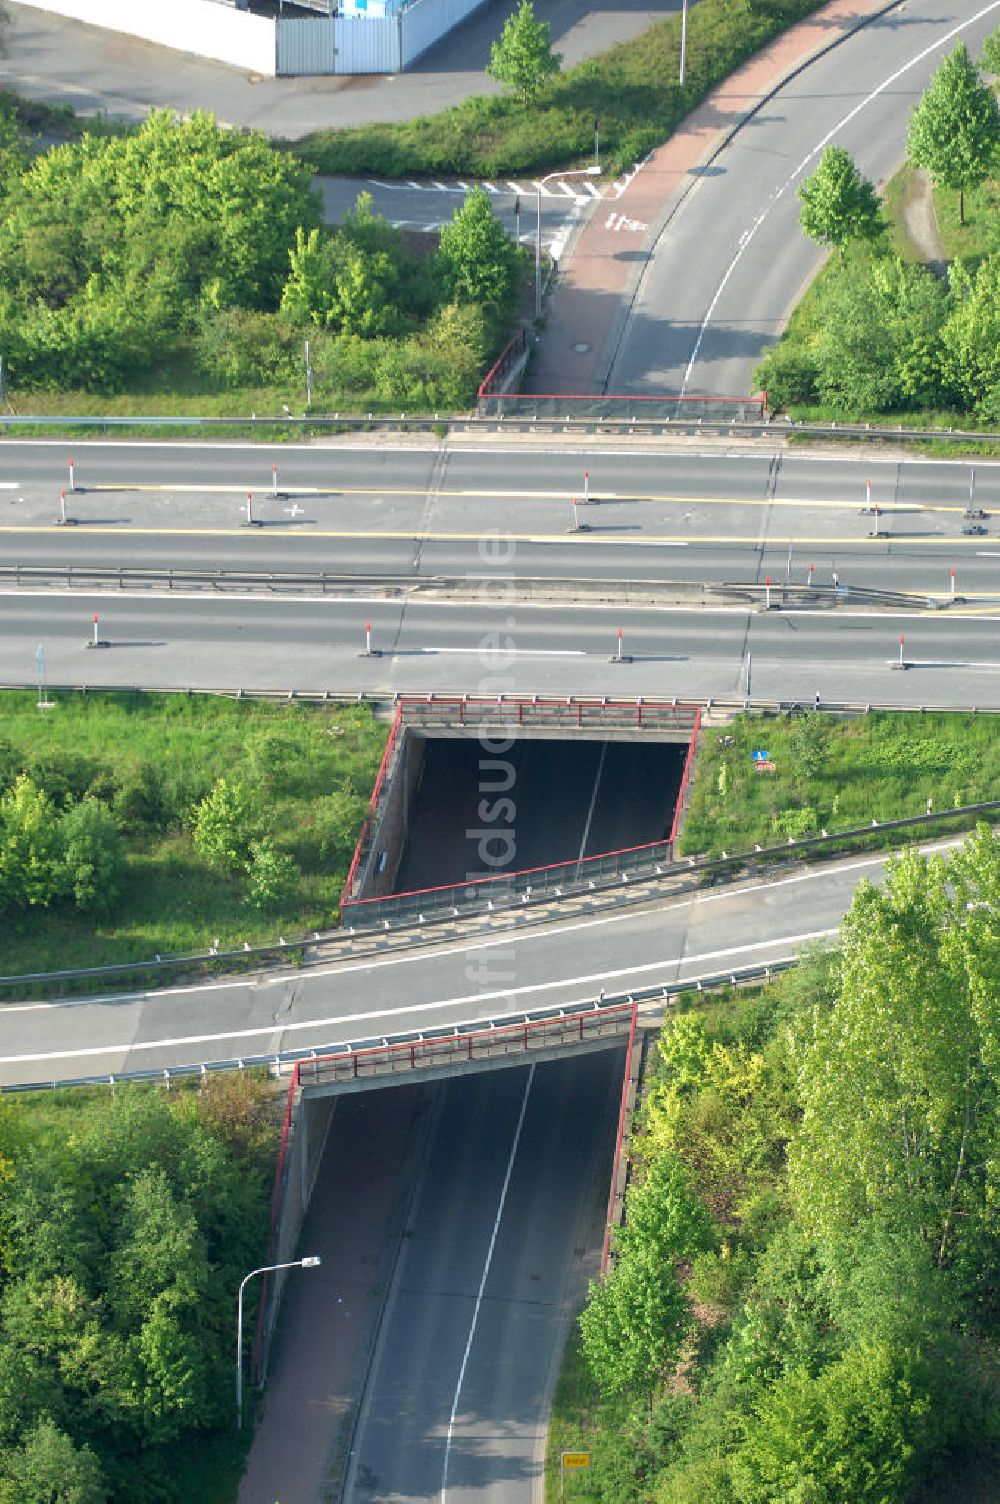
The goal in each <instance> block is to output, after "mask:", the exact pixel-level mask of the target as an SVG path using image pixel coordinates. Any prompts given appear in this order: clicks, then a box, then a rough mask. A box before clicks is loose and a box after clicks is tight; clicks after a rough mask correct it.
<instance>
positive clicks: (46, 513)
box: [0, 442, 1000, 707]
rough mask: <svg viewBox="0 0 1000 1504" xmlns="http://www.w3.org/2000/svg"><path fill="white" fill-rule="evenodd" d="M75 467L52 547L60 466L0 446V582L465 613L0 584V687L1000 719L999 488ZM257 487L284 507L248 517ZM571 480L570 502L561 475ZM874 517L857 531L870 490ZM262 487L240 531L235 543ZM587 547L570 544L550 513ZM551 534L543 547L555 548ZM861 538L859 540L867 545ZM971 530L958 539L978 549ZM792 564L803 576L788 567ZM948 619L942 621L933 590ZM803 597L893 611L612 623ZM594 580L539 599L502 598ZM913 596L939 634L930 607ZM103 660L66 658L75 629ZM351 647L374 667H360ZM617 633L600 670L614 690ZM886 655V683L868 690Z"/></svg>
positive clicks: (319, 455)
mask: <svg viewBox="0 0 1000 1504" xmlns="http://www.w3.org/2000/svg"><path fill="white" fill-rule="evenodd" d="M273 455H274V457H273V459H272V452H270V451H267V450H263V451H261V450H254V449H251V448H248V447H245V446H214V447H206V446H198V445H178V446H170V445H155V444H152V445H117V446H116V445H113V444H98V445H92V446H91V445H87V446H80V445H77V446H74V453H73V458H74V460H75V466H74V477H75V481H76V484H77V485H78V486H80V487H82V488H83V490H82V493H81V492H80V491H77V492H75V493H73V492H71V493H70V495H69V497H68V499H67V509H68V511H69V513H70V515H72V516H74V517H76V518H77V519H78V525H77V526H75V527H58V526H55V525H54V520H55V517H56V516H57V515H58V497H57V488H59V489H61V488H63V487H65V486H66V485H67V484H68V479H69V469H68V458H69V453H68V449H67V446H66V445H65V444H64V443H62V442H57V443H52V444H36V443H18V442H11V443H7V444H3V445H2V446H0V477H2V479H0V562H2V563H3V564H6V565H12V564H16V565H22V566H28V565H39V564H49V565H51V564H58V565H60V566H66V565H74V564H87V565H89V566H94V565H98V564H99V565H100V566H101V567H114V566H117V565H119V564H127V563H143V564H147V565H149V566H156V567H160V568H165V567H167V566H173V567H175V568H181V567H183V566H185V565H188V566H190V567H198V568H208V567H212V568H225V567H229V568H234V567H235V568H245V569H251V568H252V569H255V570H257V571H266V570H268V569H274V570H276V569H282V570H291V571H295V570H300V571H306V572H310V571H315V570H317V569H327V570H329V571H330V572H331V573H332V574H334V575H352V574H353V575H361V576H368V577H371V576H372V575H388V576H390V577H391V579H392V580H397V579H398V580H400V581H401V582H403V583H407V582H409V581H410V580H412V579H414V578H418V577H419V578H420V579H421V580H424V581H427V580H433V579H434V578H436V577H439V576H442V575H445V576H454V575H459V576H461V577H463V578H464V581H465V583H464V587H463V590H462V598H461V599H448V598H446V597H444V596H436V595H434V594H433V593H432V594H430V595H423V596H419V597H418V596H413V597H411V598H409V599H402V598H400V597H399V596H398V594H397V595H395V596H390V597H387V596H386V594H385V592H384V591H383V590H382V589H381V588H380V587H379V585H378V584H377V582H375V583H370V584H369V585H368V586H367V588H362V589H360V590H358V589H357V587H356V586H355V588H354V589H353V590H348V589H344V588H338V587H337V586H336V585H333V586H331V587H330V589H329V591H328V593H327V594H326V595H325V596H324V597H323V598H322V599H316V598H310V597H308V596H305V595H302V594H297V593H295V592H294V591H289V590H286V589H283V588H278V589H276V590H274V591H273V592H272V593H261V594H257V595H250V596H247V595H239V594H229V593H227V594H217V593H212V592H206V591H201V592H198V591H188V590H187V589H185V588H177V589H174V590H172V591H170V592H169V593H166V592H163V593H153V592H151V591H150V590H149V589H148V588H146V587H145V586H140V587H132V586H130V587H126V588H118V589H113V590H112V591H110V592H109V591H107V590H105V591H103V592H100V591H95V590H93V589H91V588H89V587H82V588H79V587H77V586H75V585H74V586H73V587H72V588H65V587H60V588H59V589H58V590H56V591H55V592H52V591H39V590H38V589H37V587H36V586H35V585H32V584H27V583H24V582H23V581H22V582H18V583H14V582H11V581H10V580H9V579H8V580H7V581H6V582H5V583H2V586H0V590H2V593H0V680H2V681H3V682H6V683H23V682H32V680H33V677H34V667H35V655H36V651H37V648H38V646H39V644H41V645H43V646H44V649H45V654H46V661H47V669H48V675H49V678H50V681H51V682H53V683H64V684H80V683H86V684H89V685H91V686H94V687H97V686H99V685H107V686H113V685H136V684H138V685H144V686H147V687H169V686H186V685H190V686H192V687H201V688H213V687H214V688H219V687H226V686H229V687H232V688H238V687H242V688H246V689H252V688H262V689H267V688H276V689H286V690H287V689H300V690H309V689H324V688H325V689H337V690H348V691H351V692H362V691H364V692H369V693H387V692H394V691H396V690H404V689H405V690H409V691H430V690H435V691H437V690H447V691H462V692H464V691H468V690H475V691H478V692H486V693H495V692H498V691H511V692H514V691H520V692H549V693H553V692H556V693H565V694H568V693H580V694H595V693H597V694H608V693H615V694H623V695H626V696H628V695H634V694H647V695H650V694H656V695H678V696H681V697H683V696H696V697H699V698H703V697H705V696H706V695H712V696H716V697H731V696H734V695H736V696H740V695H744V694H745V693H746V688H747V682H746V681H747V673H748V670H750V672H751V691H752V694H753V695H754V696H755V697H756V698H758V699H778V698H791V697H794V698H809V699H812V698H813V697H814V696H815V695H817V694H819V695H820V696H821V698H822V699H824V700H852V701H858V700H860V701H862V702H872V703H883V704H918V705H919V704H939V705H946V706H947V705H953V706H956V707H960V706H965V705H990V704H996V703H998V702H1000V687H998V686H1000V678H998V674H1000V667H998V663H1000V652H998V650H997V647H996V617H997V615H998V603H1000V575H998V571H997V559H998V557H1000V545H998V544H997V542H996V540H995V539H993V537H992V536H991V529H992V528H993V522H992V518H991V516H989V515H987V517H986V518H985V520H984V522H983V523H982V524H981V525H982V526H983V528H984V529H985V532H984V534H983V535H982V536H979V535H974V536H967V535H965V534H964V533H963V525H964V509H965V507H966V506H967V504H968V501H969V498H970V494H973V491H974V499H975V501H976V503H977V505H981V506H982V507H983V508H984V509H985V511H986V512H987V513H989V512H990V509H991V508H993V507H994V506H995V505H996V503H997V497H998V489H1000V469H998V467H997V466H996V465H995V464H982V465H977V466H976V467H975V469H974V471H973V469H972V468H971V467H970V466H968V465H965V464H958V463H951V462H944V463H935V462H928V461H918V460H914V461H896V460H891V461H886V460H878V461H876V460H874V459H872V458H871V457H870V456H863V457H860V458H858V459H842V458H821V457H812V456H808V455H803V456H801V457H800V456H799V455H798V454H795V455H792V454H789V453H787V452H786V453H782V454H776V453H772V454H768V453H766V452H760V451H758V452H753V453H749V454H739V453H733V454H719V453H717V452H716V453H706V454H698V453H694V452H692V451H691V450H680V451H678V450H668V449H662V450H644V451H643V452H642V453H638V454H636V453H631V452H628V451H616V450H613V449H611V450H602V451H597V450H594V451H589V452H588V453H587V454H586V456H585V457H584V455H582V454H580V453H573V452H568V451H562V450H558V449H556V448H554V447H552V448H546V449H545V450H542V451H539V450H537V449H529V450H524V449H513V448H500V447H487V446H484V447H477V448H471V447H470V448H467V449H463V448H457V447H456V448H450V449H449V448H443V447H434V446H432V447H428V448H402V447H400V448H396V449H390V448H381V447H380V448H376V449H367V450H366V449H361V448H355V449H351V448H346V447H335V446H327V447H319V446H317V447H297V448H294V449H289V450H287V451H277V450H276V451H274V452H273ZM272 464H276V465H277V467H278V470H277V485H278V487H279V488H280V492H281V494H280V495H277V496H275V495H270V494H268V493H269V492H270V491H271V485H270V482H271V478H272V476H271V465H272ZM585 468H586V469H587V470H588V471H589V476H588V478H587V479H586V480H585V477H584V474H583V471H584V469H585ZM868 481H870V483H871V495H872V499H873V502H878V503H879V504H880V506H881V507H882V509H883V510H882V512H881V515H880V517H879V519H878V522H877V524H876V519H875V518H874V517H873V516H872V515H870V514H864V513H863V511H862V508H863V505H864V503H865V500H866V496H867V491H866V483H867V482H868ZM255 484H256V485H258V486H259V489H258V490H257V492H256V501H255V506H256V512H255V515H256V516H257V517H258V518H259V519H260V520H261V522H262V526H261V527H259V528H246V527H242V526H241V525H240V519H241V517H243V516H244V514H245V507H246V495H247V489H248V488H251V487H253V486H254V485H255ZM585 487H588V488H589V495H590V497H591V500H590V502H589V503H588V504H587V505H586V506H581V508H580V509H579V510H580V512H582V513H583V515H584V516H585V517H586V519H587V520H588V522H589V526H590V531H589V532H586V533H584V532H573V531H572V526H573V522H572V506H571V499H572V494H573V493H574V492H575V493H576V494H578V495H579V496H581V497H582V496H583V494H584V490H585ZM560 523H562V524H563V525H562V526H560ZM876 525H877V527H878V536H877V537H876V536H873V534H874V532H875V529H876ZM978 525H979V524H977V526H978ZM810 564H811V565H813V570H812V571H811V572H810V569H809V566H810ZM953 568H954V569H955V570H956V576H957V594H958V596H959V597H960V598H961V599H960V600H957V601H956V602H955V603H954V604H952V603H951V601H950V590H951V570H952V569H953ZM768 575H770V576H771V577H772V579H773V580H774V581H775V582H777V581H780V580H782V579H784V578H786V576H787V577H788V578H789V579H790V580H791V581H792V582H793V583H794V582H798V583H799V584H804V583H805V582H806V581H807V580H808V579H809V578H810V577H812V578H813V580H814V582H815V583H816V584H822V585H826V587H827V590H828V591H829V590H830V587H831V585H832V584H833V583H834V582H835V581H836V583H838V584H840V585H841V586H842V587H847V590H848V591H849V590H850V588H851V587H852V586H858V587H859V586H867V587H872V586H875V587H889V588H894V589H897V590H905V591H911V592H916V593H917V594H916V597H915V599H914V601H913V604H912V606H907V607H906V608H904V609H900V610H896V611H892V612H890V611H887V610H885V609H883V608H878V609H872V608H869V607H868V606H863V605H860V604H854V603H852V601H851V598H850V596H849V594H848V595H847V596H846V597H838V598H836V599H837V605H836V609H831V604H830V599H829V597H828V598H827V599H825V600H824V601H823V602H822V604H820V605H817V606H816V607H815V608H813V609H802V610H796V611H794V612H793V611H782V612H780V613H777V612H770V613H768V612H766V611H763V610H752V611H748V610H747V609H746V608H745V606H743V605H742V604H722V605H716V606H712V607H706V606H702V605H692V606H686V605H683V604H681V605H678V606H671V605H663V606H651V605H648V604H646V605H630V604H628V601H627V600H625V599H624V598H623V597H624V594H625V588H626V586H627V585H628V584H629V582H636V581H643V580H658V581H664V580H680V581H687V582H689V583H690V582H692V581H693V582H698V581H701V580H705V579H707V580H716V581H723V582H725V581H728V582H748V581H750V582H754V581H755V582H757V583H759V584H760V583H763V582H764V580H766V578H767V576H768ZM526 576H527V577H530V578H532V579H534V578H536V577H542V578H547V579H549V580H555V581H558V580H560V579H564V578H566V577H570V578H581V577H583V578H588V579H590V580H592V581H593V580H598V581H600V582H602V583H601V585H600V588H599V589H597V590H595V591H592V592H591V594H590V595H589V596H588V597H587V599H586V601H585V602H583V603H581V602H580V601H579V600H576V601H574V600H565V599H564V600H562V601H560V600H559V598H558V595H557V594H554V593H553V590H552V589H550V588H549V587H547V586H545V587H537V588H536V587H534V586H531V587H525V586H524V583H523V581H524V577H526ZM925 592H926V593H927V594H928V595H929V594H933V595H934V596H935V597H937V599H938V601H939V602H940V603H943V604H944V606H945V609H943V610H936V611H929V610H927V609H926V597H925ZM95 612H98V613H99V614H100V618H101V626H100V638H101V640H103V641H106V642H108V643H109V644H110V646H109V647H108V648H107V649H103V650H101V651H99V652H94V651H91V650H89V649H88V648H87V647H86V642H87V641H88V640H89V639H90V637H91V636H92V630H93V616H94V613H95ZM367 621H371V622H372V627H373V646H374V647H375V649H376V650H377V654H378V656H375V657H366V656H363V654H362V650H363V648H364V647H365V624H366V622H367ZM619 627H621V628H622V631H623V649H622V650H623V656H624V658H626V659H630V660H631V661H628V662H623V663H620V664H615V665H611V664H610V663H609V659H610V658H611V657H612V656H614V655H615V654H616V652H617V633H618V628H619ZM901 635H902V636H905V639H906V644H905V661H906V662H908V663H909V664H910V665H911V668H910V670H909V671H907V672H905V673H898V672H894V671H893V670H892V667H891V664H892V662H893V661H894V660H896V659H898V656H899V651H898V650H899V639H900V636H901Z"/></svg>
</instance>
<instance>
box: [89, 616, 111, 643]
mask: <svg viewBox="0 0 1000 1504" xmlns="http://www.w3.org/2000/svg"><path fill="white" fill-rule="evenodd" d="M110 646H111V644H110V642H108V640H107V638H106V637H102V636H101V632H100V622H99V619H98V615H97V612H96V611H95V612H94V635H93V637H92V638H91V639H90V641H89V642H86V643H84V647H88V648H109V647H110Z"/></svg>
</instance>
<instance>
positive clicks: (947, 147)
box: [907, 42, 1000, 224]
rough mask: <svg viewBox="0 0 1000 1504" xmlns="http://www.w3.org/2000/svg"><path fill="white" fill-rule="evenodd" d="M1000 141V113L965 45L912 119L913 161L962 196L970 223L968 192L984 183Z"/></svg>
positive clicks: (939, 75)
mask: <svg viewBox="0 0 1000 1504" xmlns="http://www.w3.org/2000/svg"><path fill="white" fill-rule="evenodd" d="M998 141H1000V111H998V109H997V98H996V95H995V94H994V92H993V90H992V89H991V88H989V87H988V86H987V85H986V84H984V83H983V81H982V79H981V78H980V76H979V70H978V68H977V67H976V65H975V63H974V62H973V61H972V59H971V58H970V57H969V54H968V51H967V49H966V46H965V43H964V42H959V44H958V46H957V47H956V48H955V50H954V52H951V53H949V54H948V56H947V57H946V58H945V60H944V62H943V63H942V64H941V66H940V68H939V69H938V70H937V72H936V73H935V75H934V77H933V78H932V79H931V81H930V84H929V85H928V87H927V89H926V90H925V92H924V94H923V97H922V98H921V100H920V103H919V104H918V105H917V107H916V109H915V110H914V111H913V114H912V115H911V116H910V128H909V134H908V138H907V144H908V148H909V153H910V161H911V162H912V163H913V164H914V166H916V167H923V168H926V170H927V171H928V172H929V173H930V175H931V178H932V179H933V180H934V182H935V183H940V184H942V185H943V186H944V187H946V188H955V189H957V190H958V217H959V223H960V224H964V223H965V190H966V189H967V188H974V187H975V186H976V184H977V183H981V182H983V180H984V179H985V178H986V177H987V176H988V174H989V171H990V168H991V167H992V166H993V163H994V160H995V157H996V151H997V144H998Z"/></svg>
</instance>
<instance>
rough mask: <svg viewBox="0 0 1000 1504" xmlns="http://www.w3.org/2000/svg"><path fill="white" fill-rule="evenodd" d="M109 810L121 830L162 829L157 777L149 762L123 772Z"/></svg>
mask: <svg viewBox="0 0 1000 1504" xmlns="http://www.w3.org/2000/svg"><path fill="white" fill-rule="evenodd" d="M112 810H113V811H114V816H115V819H116V820H117V821H118V823H119V825H120V826H121V828H122V829H123V830H126V831H130V832H134V831H152V830H161V829H162V828H163V827H164V825H165V824H166V823H167V808H166V804H165V801H164V793H163V785H162V783H161V781H160V774H159V772H158V770H157V769H156V768H155V767H154V766H153V764H152V763H148V762H144V763H140V765H139V766H138V767H137V768H131V769H129V771H128V772H126V773H125V774H124V775H123V776H122V778H121V780H120V781H119V783H118V785H117V787H116V788H115V791H114V795H113V803H112Z"/></svg>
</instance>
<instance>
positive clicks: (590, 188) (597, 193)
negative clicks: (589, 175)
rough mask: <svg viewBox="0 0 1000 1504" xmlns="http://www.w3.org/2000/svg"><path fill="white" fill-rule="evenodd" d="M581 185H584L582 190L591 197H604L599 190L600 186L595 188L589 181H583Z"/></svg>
mask: <svg viewBox="0 0 1000 1504" xmlns="http://www.w3.org/2000/svg"><path fill="white" fill-rule="evenodd" d="M583 187H584V191H585V192H586V193H589V194H590V196H591V198H603V197H604V194H603V193H602V192H601V190H600V188H595V187H594V185H593V183H591V182H589V181H587V182H585V183H584V185H583Z"/></svg>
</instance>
